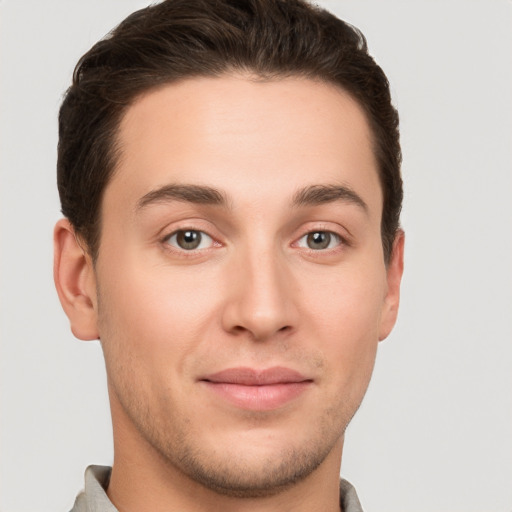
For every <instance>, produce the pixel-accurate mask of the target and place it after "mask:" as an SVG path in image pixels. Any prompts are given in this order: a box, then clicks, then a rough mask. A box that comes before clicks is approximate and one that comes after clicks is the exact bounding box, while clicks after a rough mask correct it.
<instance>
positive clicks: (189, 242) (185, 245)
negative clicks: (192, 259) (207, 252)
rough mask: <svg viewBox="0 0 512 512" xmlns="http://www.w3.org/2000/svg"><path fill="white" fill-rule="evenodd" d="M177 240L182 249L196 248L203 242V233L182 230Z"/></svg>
mask: <svg viewBox="0 0 512 512" xmlns="http://www.w3.org/2000/svg"><path fill="white" fill-rule="evenodd" d="M176 241H177V242H178V245H179V246H180V247H181V248H182V249H196V248H197V247H199V244H200V243H201V234H200V233H199V232H198V231H180V232H179V233H178V235H177V237H176Z"/></svg>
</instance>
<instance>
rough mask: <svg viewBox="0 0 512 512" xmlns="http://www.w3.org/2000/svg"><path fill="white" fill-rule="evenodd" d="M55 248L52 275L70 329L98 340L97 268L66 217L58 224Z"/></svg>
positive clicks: (80, 335)
mask: <svg viewBox="0 0 512 512" xmlns="http://www.w3.org/2000/svg"><path fill="white" fill-rule="evenodd" d="M53 247H54V262H53V278H54V281H55V287H56V288H57V294H58V295H59V299H60V303H61V305H62V308H63V309H64V312H65V313H66V315H67V317H68V318H69V321H70V324H71V331H72V332H73V334H74V335H75V336H76V337H77V338H79V339H81V340H94V339H98V337H99V335H98V327H97V307H96V279H95V275H94V268H93V265H92V261H91V258H90V256H89V255H88V254H87V253H86V251H84V249H83V248H82V247H81V246H80V244H79V242H78V240H77V238H76V236H75V231H74V229H73V227H72V226H71V224H70V222H69V221H68V220H67V219H61V220H59V221H58V222H57V224H56V225H55V229H54V235H53Z"/></svg>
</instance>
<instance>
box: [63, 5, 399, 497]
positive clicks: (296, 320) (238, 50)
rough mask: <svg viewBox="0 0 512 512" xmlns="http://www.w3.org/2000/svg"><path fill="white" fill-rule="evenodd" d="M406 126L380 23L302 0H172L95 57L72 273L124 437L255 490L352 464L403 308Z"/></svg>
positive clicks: (67, 246) (81, 89) (87, 71)
mask: <svg viewBox="0 0 512 512" xmlns="http://www.w3.org/2000/svg"><path fill="white" fill-rule="evenodd" d="M397 125H398V121H397V114H396V111H395V110H394V108H393V107H392V105H391V103H390V96H389V89H388V83H387V80H386V78H385V76H384V74H383V72H382V71H381V69H380V68H379V67H378V66H377V65H376V64H375V62H374V61H373V60H372V58H371V57H370V56H369V55H368V54H367V49H366V43H365V40H364V38H363V36H362V35H361V34H360V33H359V32H358V31H357V30H356V29H354V28H352V27H350V26H349V25H347V24H345V23H344V22H342V21H340V20H338V19H336V18H335V17H334V16H332V15H330V14H329V13H327V12H325V11H323V10H320V9H318V8H316V7H312V6H310V5H309V4H306V3H303V2H301V1H297V0H290V1H282V2H281V1H277V2H276V1H275V0H247V1H237V2H232V1H228V0H226V1H223V2H221V1H216V2H205V1H200V0H197V1H190V0H186V1H180V0H171V1H168V2H163V3H161V4H158V5H155V6H152V7H148V8H147V9H143V10H141V11H138V12H136V13H134V14H133V15H132V16H130V17H129V18H127V19H126V20H125V21H124V22H123V23H121V25H119V26H118V27H117V28H116V29H115V30H114V31H113V32H112V34H111V35H109V36H108V37H107V38H106V39H105V40H103V41H101V42H99V43H98V44H97V45H96V46H94V47H93V48H92V50H91V51H90V52H88V53H87V54H86V55H85V56H84V57H83V58H82V59H81V61H80V63H79V64H78V66H77V68H76V70H75V75H74V82H73V85H72V86H71V88H70V89H69V90H68V93H67V95H66V98H65V100H64V103H63V105H62V108H61V113H60V141H59V162H58V182H59V191H60V195H61V201H62V211H63V213H64V215H65V216H66V217H67V219H69V220H68V221H62V222H61V223H59V224H58V226H57V229H56V237H55V240H56V242H55V246H56V264H55V275H56V282H57V289H58V291H59V296H60V298H61V302H62V304H63V306H64V309H65V310H66V313H67V314H68V316H69V318H70V320H71V325H72V329H73V332H74V333H75V335H77V337H79V338H81V339H95V338H100V339H101V342H102V347H103V351H104V354H105V361H106V367H107V375H108V381H109V393H110V398H111V407H112V415H113V423H114V437H115V450H116V454H119V453H122V454H123V456H124V457H125V458H129V457H130V456H134V457H137V458H138V460H146V461H149V460H151V461H153V465H154V466H158V467H160V469H161V470H162V471H163V472H165V471H170V472H172V473H173V475H174V480H175V478H176V475H177V474H179V475H181V477H183V478H186V479H189V480H191V481H193V482H196V483H199V484H200V485H201V486H203V487H204V488H208V489H210V490H213V491H214V492H216V493H219V494H224V495H230V496H238V497H258V496H264V495H270V494H273V493H276V492H279V491H280V490H283V489H286V488H287V487H289V486H291V485H293V484H294V483H297V482H300V481H303V480H304V479H307V478H308V477H310V476H311V475H312V474H314V473H315V471H318V470H319V468H320V469H321V468H326V467H327V468H330V469H331V471H332V470H333V468H334V471H333V473H334V474H335V476H336V475H337V470H336V465H338V469H339V458H340V457H341V447H342V442H343V434H344V431H345V428H346V426H347V424H348V423H349V421H350V419H351V418H352V416H353V414H354V413H355V411H356V410H357V408H358V406H359V404H360V402H361V400H362V398H363V395H364V393H365V390H366V387H367V385H368V382H369V379H370V376H371V372H372V368H373V363H374V358H375V352H376V347H377V343H378V341H379V340H381V339H384V338H385V337H386V336H387V335H388V334H389V332H390V330H391V328H392V327H393V324H394V322H395V319H396V314H397V308H398V297H399V283H400V277H401V274H402V251H403V237H402V234H401V231H400V230H399V228H398V218H399V211H400V205H401V196H402V192H401V179H400V172H399V164H400V149H399V143H398V128H397ZM116 439H117V441H116ZM130 454H131V455H130ZM336 461H337V462H336ZM114 467H115V464H114ZM162 468H165V469H162ZM336 478H337V476H336ZM187 481H188V480H187Z"/></svg>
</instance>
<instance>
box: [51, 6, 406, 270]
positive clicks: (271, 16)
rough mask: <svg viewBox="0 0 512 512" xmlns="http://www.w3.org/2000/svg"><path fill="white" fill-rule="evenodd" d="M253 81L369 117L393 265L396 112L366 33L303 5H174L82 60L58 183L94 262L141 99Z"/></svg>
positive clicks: (119, 31)
mask: <svg viewBox="0 0 512 512" xmlns="http://www.w3.org/2000/svg"><path fill="white" fill-rule="evenodd" d="M230 73H248V74H250V75H251V76H252V77H254V79H255V80H279V79H282V78H286V77H303V78H309V79H312V80H315V81H322V82H326V83H329V84H333V85H336V86H338V87H339V88H341V89H342V90H344V91H345V92H347V93H349V94H350V95H351V96H352V97H353V98H354V99H355V100H356V101H357V103H358V104H359V105H360V107H361V108H362V109H363V111H364V113H365V115H366V116H367V120H368V123H369V125H370V128H371V135H372V145H373V150H374V153H375V158H376V160H377V164H378V172H379V179H380V183H381V186H382V192H383V196H384V203H383V211H382V226H381V231H382V245H383V254H384V258H385V259H386V261H387V260H388V259H389V256H390V253H391V248H392V244H393V240H394V238H395V235H396V233H397V230H398V228H399V217H400V210H401V205H402V195H403V193H402V180H401V176H400V163H401V152H400V144H399V133H398V114H397V112H396V110H395V109H394V107H393V106H392V104H391V97H390V91H389V84H388V81H387V79H386V76H385V75H384V73H383V71H382V69H381V68H380V67H379V66H378V65H377V64H376V63H375V61H374V60H373V58H372V57H371V56H370V55H369V54H368V48H367V44H366V40H365V38H364V36H363V34H362V33H361V32H359V31H358V30H357V29H356V28H354V27H352V26H350V25H349V24H347V23H345V22H343V21H342V20H340V19H338V18H336V17H335V16H333V15H332V14H330V13H329V12H327V11H325V10H322V9H320V8H317V7H314V6H312V5H309V4H307V3H305V2H303V1H297V0H289V1H281V0H280V1H275V0H246V1H243V2H230V1H222V2H216V3H215V6H213V4H212V3H211V2H207V1H201V0H198V1H189V0H174V1H168V2H162V3H160V4H157V5H153V6H150V7H147V8H145V9H142V10H140V11H137V12H135V13H133V14H132V15H131V16H129V17H128V18H127V19H126V20H124V21H123V22H122V23H121V24H120V25H119V26H118V27H117V28H116V29H115V30H113V31H112V33H111V34H109V35H108V36H107V37H106V38H105V39H103V40H101V41H100V42H98V43H97V44H96V45H95V46H93V48H92V49H91V50H90V51H89V52H87V53H86V54H85V55H84V56H83V57H82V58H81V59H80V61H79V62H78V64H77V66H76V68H75V72H74V76H73V84H72V86H71V87H70V88H69V89H68V91H67V94H66V97H65V99H64V102H63V104H62V107H61V110H60V117H59V148H58V164H57V173H58V174H57V182H58V187H59V194H60V198H61V205H62V213H63V214H64V215H65V216H66V217H67V218H68V219H69V220H70V221H71V223H72V225H73V226H74V228H75V230H76V232H77V234H78V235H79V236H80V238H82V239H83V241H84V242H85V246H86V247H87V250H88V251H89V252H90V254H91V256H92V257H93V259H95V258H96V256H97V254H98V250H99V240H100V234H101V207H102V198H103V193H104V190H105V187H106V186H107V184H108V183H109V181H110V179H111V177H112V175H113V174H114V172H115V169H116V164H117V163H118V160H119V153H120V151H119V140H118V133H119V124H120V122H121V119H122V117H123V115H124V114H125V112H126V110H127V109H128V107H129V106H130V105H131V104H133V102H134V101H135V99H136V98H138V97H140V96H141V95H143V94H145V93H147V92H149V91H151V90H154V89H157V88H159V87H162V86H163V85H166V84H172V83H177V82H179V81H182V80H185V79H187V78H194V77H215V76H222V75H224V74H230Z"/></svg>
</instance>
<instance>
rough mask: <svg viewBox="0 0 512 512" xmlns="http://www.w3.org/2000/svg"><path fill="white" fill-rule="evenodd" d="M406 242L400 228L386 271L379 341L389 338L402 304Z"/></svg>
mask: <svg viewBox="0 0 512 512" xmlns="http://www.w3.org/2000/svg"><path fill="white" fill-rule="evenodd" d="M404 243H405V234H404V232H403V231H402V230H401V229H400V230H399V231H398V232H397V234H396V237H395V241H394V242H393V250H392V252H391V258H390V260H389V263H388V266H387V272H386V274H387V275H386V279H387V292H386V296H385V297H384V307H383V310H382V317H381V324H380V333H379V341H382V340H383V339H385V338H387V337H388V336H389V333H390V332H391V330H392V329H393V326H394V325H395V322H396V318H397V315H398V306H399V304H400V282H401V281H402V274H403V272H404Z"/></svg>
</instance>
